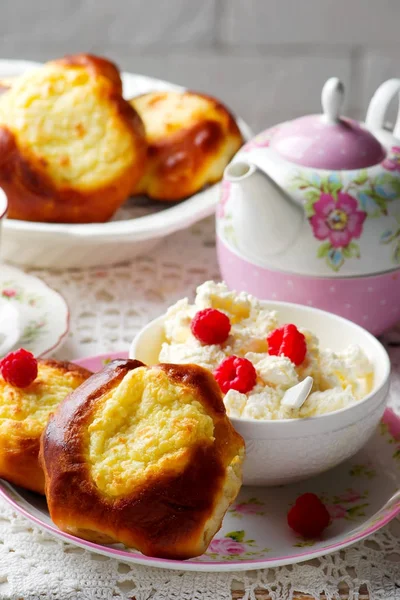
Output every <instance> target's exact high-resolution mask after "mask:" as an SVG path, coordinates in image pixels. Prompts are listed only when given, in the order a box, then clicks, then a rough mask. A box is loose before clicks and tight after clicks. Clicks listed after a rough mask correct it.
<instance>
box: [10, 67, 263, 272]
mask: <svg viewBox="0 0 400 600" xmlns="http://www.w3.org/2000/svg"><path fill="white" fill-rule="evenodd" d="M39 65H40V63H35V62H30V61H22V60H0V79H3V78H7V77H11V76H13V75H20V74H22V73H23V72H25V71H27V70H29V69H32V68H35V67H37V66H39ZM122 82H123V91H124V96H125V97H126V98H127V99H128V98H132V97H134V96H136V95H138V94H143V93H145V92H149V91H151V90H183V89H184V88H183V87H182V86H179V85H175V84H173V83H169V82H167V81H163V80H161V79H154V78H152V77H146V76H144V75H137V74H133V73H125V72H124V73H122ZM237 123H238V125H239V127H240V130H241V132H242V134H243V136H244V138H245V139H250V138H251V137H253V133H252V131H251V129H250V127H249V126H248V125H247V124H246V123H245V122H244V121H243V120H242V119H240V118H237ZM219 187H220V184H215V185H212V186H210V187H208V188H206V189H204V190H202V191H201V192H199V193H198V194H195V195H194V196H192V197H191V198H189V199H188V200H184V201H182V202H180V203H176V204H173V205H170V204H166V203H162V202H151V201H149V200H147V199H145V198H135V199H131V200H128V202H127V203H126V204H125V205H124V206H123V207H122V208H121V209H120V210H119V211H118V212H117V214H116V215H115V217H114V218H113V220H112V221H109V222H108V223H93V224H87V225H70V224H53V223H32V222H29V221H17V220H14V219H7V220H6V221H5V223H4V228H3V229H4V231H3V242H2V256H3V259H4V260H5V261H7V262H12V263H14V264H16V265H21V266H29V267H36V268H46V269H65V268H73V267H78V268H86V267H92V266H98V265H109V264H116V263H119V262H124V261H127V260H131V259H132V258H133V257H134V256H136V255H138V254H145V253H146V252H148V251H149V250H150V249H151V248H153V247H154V246H155V245H156V244H157V243H158V242H160V241H161V240H162V239H163V238H164V237H165V236H167V235H170V234H171V233H174V232H176V231H179V230H180V229H184V228H186V227H189V226H190V225H192V224H193V223H196V222H197V221H199V220H200V219H203V218H205V217H208V216H210V215H212V214H213V213H214V210H215V207H216V204H217V202H218V197H219Z"/></svg>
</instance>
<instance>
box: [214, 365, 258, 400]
mask: <svg viewBox="0 0 400 600" xmlns="http://www.w3.org/2000/svg"><path fill="white" fill-rule="evenodd" d="M214 377H215V379H216V380H217V382H218V384H219V387H220V388H221V390H222V391H223V392H224V394H226V393H227V392H228V391H229V390H236V391H237V392H241V393H242V394H247V392H250V390H252V389H253V387H254V386H255V385H256V381H257V373H256V370H255V368H254V365H253V363H251V362H250V361H249V360H247V358H239V357H238V356H228V357H227V358H225V359H224V360H223V361H222V363H221V364H220V365H219V366H218V367H217V368H216V369H215V371H214Z"/></svg>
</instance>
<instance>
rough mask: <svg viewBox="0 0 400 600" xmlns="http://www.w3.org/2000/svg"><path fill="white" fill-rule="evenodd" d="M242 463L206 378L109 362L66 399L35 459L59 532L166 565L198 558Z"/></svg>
mask: <svg viewBox="0 0 400 600" xmlns="http://www.w3.org/2000/svg"><path fill="white" fill-rule="evenodd" d="M243 455H244V442H243V439H242V438H241V437H240V435H239V434H238V433H236V431H235V430H234V429H233V426H232V425H231V423H230V421H229V419H228V417H227V416H226V413H225V407H224V404H223V401H222V396H221V392H220V390H219V387H218V385H217V384H216V382H215V380H214V378H213V376H212V375H211V373H210V372H208V371H206V370H205V369H203V368H202V367H198V366H196V365H167V364H164V365H158V366H155V367H147V366H145V365H143V363H141V362H139V361H136V360H114V361H112V362H111V363H110V364H109V365H108V366H107V367H105V368H104V369H103V370H102V371H100V372H99V373H96V374H95V375H93V376H92V377H90V379H88V380H87V381H86V382H85V383H84V384H83V385H82V386H81V387H80V388H79V389H77V390H76V391H75V392H74V393H73V394H71V395H70V396H68V398H66V400H65V401H64V402H63V403H61V404H60V406H59V407H58V409H57V411H56V412H55V413H54V415H52V416H51V417H50V419H49V422H48V425H47V427H46V430H45V431H44V433H43V436H42V440H41V449H40V460H41V463H42V466H43V470H44V472H45V479H46V486H45V489H46V497H47V503H48V507H49V511H50V516H51V518H52V520H53V521H54V523H55V524H56V525H57V526H58V527H59V528H60V529H62V530H63V531H66V532H68V533H70V534H72V535H75V536H78V537H81V538H84V539H87V540H91V541H94V542H98V543H116V542H121V543H123V544H125V545H126V546H128V547H131V548H136V549H138V550H140V551H141V552H142V553H143V554H146V555H149V556H157V557H165V558H171V559H186V558H189V557H192V556H197V555H199V554H202V553H203V552H204V551H205V550H206V548H207V546H208V544H209V542H210V540H211V538H212V536H213V535H214V534H215V533H216V531H218V529H219V528H220V526H221V521H222V519H223V516H224V514H225V512H226V510H227V509H228V507H229V505H230V504H231V503H232V502H233V500H234V499H235V497H236V495H237V493H238V491H239V488H240V485H241V480H242V479H241V465H242V460H243Z"/></svg>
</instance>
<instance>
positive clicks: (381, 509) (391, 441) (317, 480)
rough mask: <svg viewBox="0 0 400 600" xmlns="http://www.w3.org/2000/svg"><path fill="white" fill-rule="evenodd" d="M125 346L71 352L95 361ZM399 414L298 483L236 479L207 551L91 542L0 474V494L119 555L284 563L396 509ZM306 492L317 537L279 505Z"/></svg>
mask: <svg viewBox="0 0 400 600" xmlns="http://www.w3.org/2000/svg"><path fill="white" fill-rule="evenodd" d="M117 357H118V358H125V357H126V353H125V352H120V353H115V354H113V355H107V354H106V355H100V356H93V357H88V358H84V359H80V360H77V361H75V362H77V363H78V364H80V365H82V366H83V367H86V368H88V369H90V370H93V371H97V370H99V369H101V368H102V367H103V365H104V363H105V362H106V361H108V360H110V359H113V358H117ZM399 487H400V418H399V417H398V416H397V415H396V414H395V413H394V412H393V411H392V410H391V409H390V408H389V409H386V412H385V414H384V416H383V419H382V421H381V424H380V425H379V426H378V428H377V429H376V430H375V433H374V435H373V436H372V438H371V439H370V440H369V441H368V443H367V444H366V445H365V446H364V448H363V449H362V450H360V452H358V453H357V454H356V455H355V456H353V458H351V459H350V460H348V461H346V462H344V463H342V464H341V465H339V466H338V467H336V468H335V469H332V470H331V471H328V472H327V473H323V474H322V475H318V477H314V478H312V479H308V480H307V481H304V482H301V483H294V484H291V485H287V486H279V487H274V488H265V487H263V488H262V487H246V486H243V487H242V489H241V491H240V493H239V496H238V498H237V499H236V501H235V503H234V504H233V506H232V507H231V508H230V510H229V511H228V512H227V514H226V515H225V518H224V520H223V523H222V527H221V530H220V531H219V532H218V533H217V534H216V536H215V538H214V540H213V541H212V542H211V544H210V546H209V548H208V550H207V552H206V553H205V554H203V555H202V556H199V557H196V558H192V559H190V560H185V561H182V560H166V559H160V558H151V557H149V556H144V555H143V554H141V553H140V552H138V551H136V550H129V549H127V548H125V547H124V546H122V545H121V544H113V545H103V544H95V543H93V542H88V541H85V540H82V539H80V538H77V537H75V536H73V535H70V534H67V533H63V532H62V531H60V530H59V529H58V528H57V527H56V526H55V525H54V523H53V522H52V521H51V519H50V516H49V512H48V510H47V504H46V500H45V498H44V497H43V496H40V495H39V494H34V493H32V492H28V491H27V490H23V489H21V488H17V487H15V486H13V485H11V484H9V483H6V482H5V481H3V480H1V479H0V496H1V497H2V498H4V499H5V500H6V501H7V502H8V503H9V504H10V505H11V506H12V507H13V508H14V509H15V510H16V511H18V512H19V513H20V514H22V515H24V516H25V517H26V518H27V519H29V520H30V521H31V522H32V523H34V524H35V525H37V526H39V527H40V528H41V529H44V530H45V531H47V532H48V533H50V534H51V535H53V536H56V537H58V538H59V539H61V540H63V541H65V542H69V543H71V544H74V545H76V546H80V547H82V548H85V549H86V550H90V551H91V552H96V553H98V554H103V555H105V556H109V557H112V558H116V559H118V560H121V561H123V562H127V563H134V564H139V565H146V566H148V567H159V568H163V569H178V570H180V571H194V572H199V571H213V572H220V571H244V570H250V569H261V568H270V567H277V566H280V565H288V564H292V563H298V562H302V561H305V560H310V559H313V558H317V557H318V556H322V555H324V554H330V553H332V552H336V551H338V550H340V549H342V548H345V547H346V546H349V545H350V544H354V543H355V542H357V541H359V540H362V539H363V538H365V537H367V536H369V535H371V534H373V533H374V532H375V531H377V530H378V529H380V528H381V527H383V526H384V525H386V524H387V523H388V522H389V521H390V520H391V519H393V518H395V517H396V516H397V515H398V514H399V512H400V491H399ZM305 492H314V493H316V494H317V495H318V496H319V497H321V498H322V500H323V501H324V502H325V504H326V505H327V507H328V510H329V512H330V515H331V518H332V522H331V524H330V525H329V527H328V528H327V529H326V530H325V531H324V533H323V535H322V536H321V537H320V538H319V539H313V540H306V539H303V538H301V537H299V536H296V534H295V533H294V532H293V531H291V530H290V529H289V527H288V525H287V522H286V515H287V511H288V510H289V508H290V506H291V504H292V503H293V502H294V501H295V500H296V498H297V497H298V496H299V495H300V494H304V493H305Z"/></svg>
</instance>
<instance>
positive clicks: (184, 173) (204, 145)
mask: <svg viewBox="0 0 400 600" xmlns="http://www.w3.org/2000/svg"><path fill="white" fill-rule="evenodd" d="M130 103H131V105H132V106H133V108H134V109H135V110H136V111H137V112H138V113H139V115H140V117H141V119H142V121H143V123H144V126H145V130H146V138H147V143H148V164H147V169H146V174H145V176H144V177H143V178H142V179H141V181H140V182H139V184H138V185H137V186H136V187H135V189H134V194H143V193H144V194H147V195H148V196H150V197H151V198H154V199H157V200H181V199H182V198H186V197H187V196H191V195H192V194H194V193H196V192H198V191H199V190H201V189H202V188H203V187H204V186H205V185H207V184H211V183H215V182H216V181H219V180H220V179H221V178H222V175H223V172H224V168H225V167H226V165H227V164H228V163H229V161H230V160H231V158H232V157H233V155H234V154H235V153H236V152H237V150H239V148H240V146H241V145H242V144H243V138H242V135H241V133H240V130H239V128H238V126H237V124H236V122H235V120H234V118H233V117H232V115H231V114H230V113H229V112H228V110H227V109H226V108H225V107H224V106H223V105H222V104H221V103H220V102H218V101H217V100H215V99H214V98H211V97H210V96H204V95H202V94H195V93H193V92H172V91H171V92H151V93H149V94H144V95H142V96H138V97H137V98H133V99H132V100H131V101H130Z"/></svg>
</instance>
